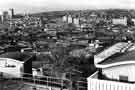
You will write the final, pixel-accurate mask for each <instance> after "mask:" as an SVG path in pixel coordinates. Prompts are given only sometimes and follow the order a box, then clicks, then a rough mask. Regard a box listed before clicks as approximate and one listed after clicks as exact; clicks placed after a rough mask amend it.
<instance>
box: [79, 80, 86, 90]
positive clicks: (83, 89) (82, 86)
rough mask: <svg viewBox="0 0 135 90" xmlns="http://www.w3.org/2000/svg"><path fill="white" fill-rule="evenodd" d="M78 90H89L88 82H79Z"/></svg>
mask: <svg viewBox="0 0 135 90" xmlns="http://www.w3.org/2000/svg"><path fill="white" fill-rule="evenodd" d="M77 90H87V82H85V81H77Z"/></svg>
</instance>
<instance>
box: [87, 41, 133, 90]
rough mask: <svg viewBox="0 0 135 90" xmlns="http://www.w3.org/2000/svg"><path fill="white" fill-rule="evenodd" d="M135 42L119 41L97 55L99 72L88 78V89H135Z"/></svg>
mask: <svg viewBox="0 0 135 90" xmlns="http://www.w3.org/2000/svg"><path fill="white" fill-rule="evenodd" d="M134 47H135V44H133V43H117V44H115V45H113V46H112V47H110V48H108V49H107V50H104V51H103V52H101V53H100V54H98V55H95V57H94V59H95V60H94V61H95V66H96V67H97V68H98V70H97V72H95V73H94V74H93V75H91V76H90V77H88V78H87V80H88V90H135V49H133V48H134Z"/></svg>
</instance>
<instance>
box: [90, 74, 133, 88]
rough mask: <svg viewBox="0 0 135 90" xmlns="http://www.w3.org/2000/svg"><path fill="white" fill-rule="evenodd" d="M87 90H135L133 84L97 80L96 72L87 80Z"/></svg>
mask: <svg viewBox="0 0 135 90" xmlns="http://www.w3.org/2000/svg"><path fill="white" fill-rule="evenodd" d="M87 80H88V90H135V84H134V83H133V84H132V83H124V82H118V81H111V80H104V79H98V72H95V73H94V74H93V75H91V76H90V77H88V78H87Z"/></svg>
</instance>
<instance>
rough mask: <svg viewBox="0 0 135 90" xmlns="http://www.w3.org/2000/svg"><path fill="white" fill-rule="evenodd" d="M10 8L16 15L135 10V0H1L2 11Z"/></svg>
mask: <svg viewBox="0 0 135 90" xmlns="http://www.w3.org/2000/svg"><path fill="white" fill-rule="evenodd" d="M9 8H14V9H15V12H16V13H36V12H44V11H54V10H55V11H59V10H86V9H108V8H122V9H123V8H124V9H135V0H0V11H4V10H8V9H9Z"/></svg>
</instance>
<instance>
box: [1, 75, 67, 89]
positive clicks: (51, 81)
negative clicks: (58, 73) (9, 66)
mask: <svg viewBox="0 0 135 90" xmlns="http://www.w3.org/2000/svg"><path fill="white" fill-rule="evenodd" d="M4 74H5V73H4ZM6 74H8V73H6ZM22 74H23V75H24V77H19V78H18V77H16V78H15V77H13V78H7V77H2V76H1V79H6V80H16V81H23V82H24V83H25V84H29V85H33V86H39V85H40V86H46V87H56V88H60V89H64V88H67V87H66V85H67V84H68V83H70V81H69V80H67V79H61V78H57V77H51V76H33V75H32V74H28V73H22ZM8 75H9V74H8ZM25 76H26V77H25Z"/></svg>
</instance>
